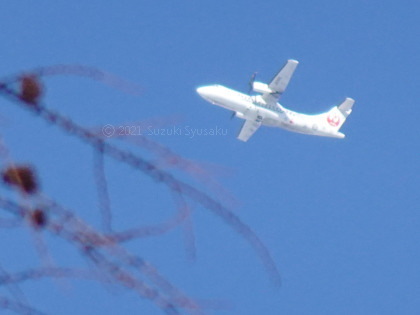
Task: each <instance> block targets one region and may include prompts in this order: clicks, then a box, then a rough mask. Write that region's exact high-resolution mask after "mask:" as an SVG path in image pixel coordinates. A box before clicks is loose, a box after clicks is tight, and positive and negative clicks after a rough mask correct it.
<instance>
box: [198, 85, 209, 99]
mask: <svg viewBox="0 0 420 315" xmlns="http://www.w3.org/2000/svg"><path fill="white" fill-rule="evenodd" d="M210 90H211V89H210V88H209V87H208V86H202V87H199V88H197V93H198V94H199V95H200V96H201V97H202V98H204V99H205V100H210V97H211V91H210Z"/></svg>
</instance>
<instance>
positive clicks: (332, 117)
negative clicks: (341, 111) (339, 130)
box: [327, 114, 340, 127]
mask: <svg viewBox="0 0 420 315" xmlns="http://www.w3.org/2000/svg"><path fill="white" fill-rule="evenodd" d="M327 121H328V123H329V124H330V125H331V126H333V127H337V126H338V125H339V124H340V117H338V115H336V114H329V115H328V117H327Z"/></svg>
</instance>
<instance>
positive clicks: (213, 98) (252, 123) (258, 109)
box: [197, 60, 354, 141]
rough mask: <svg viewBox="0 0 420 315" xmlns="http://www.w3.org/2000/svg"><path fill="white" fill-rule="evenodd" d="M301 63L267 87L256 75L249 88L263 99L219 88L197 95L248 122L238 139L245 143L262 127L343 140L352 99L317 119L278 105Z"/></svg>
mask: <svg viewBox="0 0 420 315" xmlns="http://www.w3.org/2000/svg"><path fill="white" fill-rule="evenodd" d="M298 63H299V62H298V61H296V60H288V61H287V63H286V65H285V66H284V67H283V68H282V69H281V70H280V71H279V73H277V75H276V76H275V77H274V78H273V80H272V81H271V82H270V84H268V85H267V84H265V83H261V82H256V81H255V74H254V75H253V76H252V78H251V81H250V87H251V89H252V90H253V91H254V92H257V93H260V95H253V96H250V95H246V94H243V93H240V92H238V91H235V90H232V89H229V88H227V87H224V86H222V85H218V84H216V85H208V86H202V87H199V88H198V89H197V93H198V94H199V95H200V96H201V97H203V98H204V99H205V100H207V101H209V102H210V103H212V104H215V105H218V106H221V107H224V108H226V109H229V110H231V111H233V116H236V117H239V118H242V119H245V122H244V124H243V126H242V129H241V131H240V132H239V135H238V139H239V140H242V141H248V139H249V138H250V137H251V136H252V135H253V134H254V133H255V131H257V130H258V128H259V127H260V126H261V125H265V126H271V127H280V128H284V129H286V130H289V131H293V132H298V133H303V134H308V135H315V136H324V137H333V138H344V137H345V135H344V134H343V133H341V132H339V130H340V128H341V126H343V123H344V121H345V120H346V118H347V117H348V116H349V115H350V113H351V110H352V107H353V104H354V100H353V99H351V98H346V99H345V100H344V102H342V103H341V104H340V105H338V106H334V107H333V108H332V109H331V110H329V111H328V112H325V113H322V114H317V115H307V114H301V113H297V112H294V111H291V110H289V109H287V108H285V107H283V106H282V105H281V104H280V103H279V102H278V100H279V99H280V97H281V95H282V94H283V92H284V91H285V90H286V87H287V85H288V84H289V81H290V78H291V77H292V75H293V73H294V71H295V69H296V67H297V65H298ZM233 116H232V117H233Z"/></svg>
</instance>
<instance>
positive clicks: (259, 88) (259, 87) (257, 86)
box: [252, 82, 274, 93]
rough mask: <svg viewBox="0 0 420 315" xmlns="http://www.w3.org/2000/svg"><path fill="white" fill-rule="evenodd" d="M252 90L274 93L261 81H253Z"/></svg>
mask: <svg viewBox="0 0 420 315" xmlns="http://www.w3.org/2000/svg"><path fill="white" fill-rule="evenodd" d="M252 90H253V91H255V92H257V93H274V91H273V90H271V89H270V88H269V87H268V85H267V84H265V83H262V82H254V83H252Z"/></svg>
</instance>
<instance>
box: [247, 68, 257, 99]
mask: <svg viewBox="0 0 420 315" xmlns="http://www.w3.org/2000/svg"><path fill="white" fill-rule="evenodd" d="M256 76H257V72H254V73H253V74H252V75H251V79H250V80H249V82H248V85H249V91H248V94H251V92H252V88H253V87H254V81H255V77H256Z"/></svg>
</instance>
